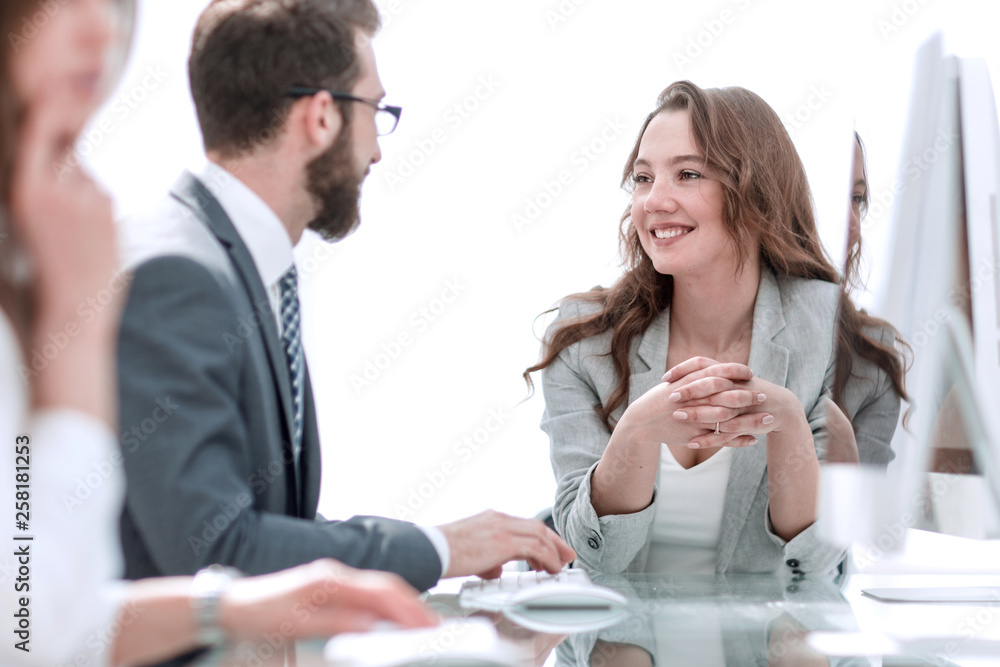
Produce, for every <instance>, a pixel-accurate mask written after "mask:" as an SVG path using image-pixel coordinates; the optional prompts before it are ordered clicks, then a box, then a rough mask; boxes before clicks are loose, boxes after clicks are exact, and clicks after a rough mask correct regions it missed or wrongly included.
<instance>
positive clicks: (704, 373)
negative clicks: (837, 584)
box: [525, 81, 899, 574]
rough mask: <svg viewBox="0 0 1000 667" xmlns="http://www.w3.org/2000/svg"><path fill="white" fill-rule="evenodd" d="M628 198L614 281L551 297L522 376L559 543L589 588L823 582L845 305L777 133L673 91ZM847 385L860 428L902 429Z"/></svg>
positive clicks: (631, 178) (760, 116)
mask: <svg viewBox="0 0 1000 667" xmlns="http://www.w3.org/2000/svg"><path fill="white" fill-rule="evenodd" d="M622 184H623V186H624V187H625V188H626V189H627V190H628V191H629V192H630V193H631V195H632V201H631V204H630V206H629V208H628V209H627V210H626V212H625V214H624V215H623V217H622V227H621V236H620V238H621V245H622V254H623V256H624V258H625V269H626V270H625V274H624V275H623V276H622V277H621V278H620V279H619V281H618V282H617V283H616V284H615V285H614V286H613V287H611V288H610V289H604V288H598V289H596V290H593V291H591V292H588V293H584V294H575V295H572V296H570V297H568V298H567V299H564V300H563V302H562V304H561V305H560V307H559V319H558V320H557V321H556V322H555V323H554V324H553V325H552V327H550V329H549V331H548V333H547V335H546V339H545V340H546V343H545V347H544V349H543V356H542V359H541V361H540V362H539V363H538V364H537V365H535V366H533V367H531V368H529V369H528V370H527V371H526V372H525V376H526V378H528V374H529V373H530V372H533V371H535V370H543V374H542V383H543V388H544V393H545V402H546V407H545V415H544V417H543V419H542V428H543V430H545V431H546V432H547V433H548V435H549V438H550V443H551V450H552V451H551V454H552V461H553V467H554V470H555V474H556V478H557V480H558V490H557V495H556V502H555V507H554V518H555V524H556V527H557V528H558V530H559V532H560V533H561V534H562V535H563V536H565V537H566V538H567V539H568V541H569V542H570V543H571V545H573V546H574V548H576V549H577V553H578V555H579V562H580V563H581V564H583V565H584V566H586V567H588V568H591V569H594V570H599V571H612V572H614V571H622V570H626V569H627V570H629V571H653V572H696V573H708V572H775V571H777V570H779V569H781V568H782V566H783V564H784V567H787V568H788V569H790V570H791V571H792V572H793V573H795V574H799V573H804V572H817V573H826V572H830V571H832V570H833V569H834V568H836V566H837V564H838V562H839V561H840V559H841V558H842V556H843V552H842V551H841V550H839V549H834V548H830V547H827V546H825V545H824V544H822V543H820V542H819V540H818V539H817V536H816V534H815V530H814V528H813V525H814V522H815V520H816V486H817V481H818V475H819V468H820V462H821V460H822V459H823V457H824V453H825V445H826V438H827V432H826V415H827V410H828V409H829V406H830V405H831V403H830V401H828V400H827V396H828V394H829V390H828V389H827V388H828V387H829V386H830V385H831V383H832V380H833V368H834V365H833V362H834V352H835V349H834V330H835V328H834V325H835V322H836V317H837V304H838V300H839V298H840V294H841V288H840V286H839V285H838V280H839V276H838V274H837V271H836V270H835V269H834V268H833V266H832V265H831V264H830V262H829V261H828V260H827V258H826V256H825V255H824V253H823V251H822V248H821V245H820V242H819V238H818V234H817V231H816V225H815V221H814V218H813V210H812V200H811V196H810V191H809V186H808V182H807V179H806V175H805V171H804V169H803V166H802V163H801V161H800V160H799V157H798V154H797V153H796V151H795V148H794V146H793V145H792V142H791V139H790V138H789V136H788V133H787V131H786V130H785V128H784V127H783V126H782V124H781V121H780V119H779V118H778V116H777V114H775V113H774V111H773V110H772V109H771V108H770V107H769V106H768V105H767V104H766V103H765V102H764V101H763V100H762V99H761V98H760V97H758V96H757V95H755V94H754V93H751V92H750V91H748V90H745V89H742V88H723V89H707V90H702V89H700V88H698V87H697V86H695V85H694V84H692V83H690V82H687V81H681V82H677V83H674V84H673V85H671V86H670V87H668V88H667V89H666V90H664V91H663V93H661V95H660V97H659V100H658V103H657V107H656V109H655V110H654V111H653V112H652V113H651V114H649V116H648V117H647V118H646V120H645V123H644V124H643V126H642V129H641V130H640V133H639V139H638V141H637V143H636V145H635V147H634V149H633V150H632V153H631V155H630V156H629V158H628V160H627V163H626V166H625V170H624V175H623V180H622ZM872 380H874V382H872ZM529 382H530V378H529ZM848 384H849V386H848V387H846V388H845V391H847V392H854V393H863V394H865V397H866V398H867V399H869V400H867V401H865V402H866V403H867V404H868V406H869V408H870V410H868V411H866V410H862V411H861V412H859V414H857V415H854V418H855V420H856V421H855V424H856V425H857V424H858V423H859V420H860V421H861V422H864V421H865V420H885V421H886V422H887V423H888V422H890V421H891V423H892V424H893V425H894V424H895V420H896V415H897V413H898V409H899V396H898V395H897V394H896V393H895V391H894V390H893V386H892V382H891V381H890V380H889V379H887V378H886V377H885V374H884V373H881V372H877V377H874V378H870V377H852V378H851V379H850V380H849V381H848ZM891 430H892V429H891V428H890V429H889V431H890V432H891ZM888 440H889V439H888V438H887V439H886V440H885V441H884V442H878V443H869V446H870V447H871V448H877V449H881V450H884V451H882V452H881V455H883V456H884V458H878V459H877V460H880V461H882V462H884V461H886V460H888V458H889V457H888V456H885V451H888V448H889V442H888ZM873 458H875V457H873Z"/></svg>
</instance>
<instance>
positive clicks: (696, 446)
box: [688, 442, 701, 449]
mask: <svg viewBox="0 0 1000 667" xmlns="http://www.w3.org/2000/svg"><path fill="white" fill-rule="evenodd" d="M688 449H701V445H699V444H698V443H697V442H689V443H688Z"/></svg>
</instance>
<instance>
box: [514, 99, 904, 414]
mask: <svg viewBox="0 0 1000 667" xmlns="http://www.w3.org/2000/svg"><path fill="white" fill-rule="evenodd" d="M670 111H686V112H688V113H690V115H691V127H692V132H693V134H694V139H695V142H696V144H697V145H698V147H699V148H700V149H701V150H702V152H703V153H704V155H705V164H706V168H707V169H708V170H710V171H711V172H712V173H713V174H714V176H715V177H716V178H718V180H719V181H720V183H721V185H722V189H723V207H722V219H723V224H724V226H725V230H726V233H727V234H728V235H729V238H730V240H731V241H732V243H733V246H734V248H736V251H737V254H738V258H739V268H740V269H742V268H743V266H744V265H745V264H746V262H747V260H749V259H750V257H751V253H753V252H756V253H757V255H758V259H759V262H760V264H761V266H762V267H767V268H768V269H770V270H771V271H773V272H774V274H775V275H776V276H778V277H779V278H784V277H788V276H797V277H802V278H809V279H816V280H825V281H827V282H831V283H839V281H840V275H839V273H838V272H837V270H836V269H835V268H834V267H833V265H832V264H831V262H830V260H829V259H828V258H827V256H826V255H825V253H824V251H823V247H822V244H821V243H820V241H819V235H818V233H817V231H816V222H815V218H814V216H813V201H812V195H811V193H810V190H809V183H808V180H807V179H806V173H805V168H804V167H803V165H802V161H801V160H800V159H799V155H798V153H797V152H796V150H795V146H794V145H793V144H792V140H791V138H790V137H789V136H788V132H787V131H786V130H785V128H784V126H783V125H782V123H781V120H780V119H779V118H778V116H777V114H775V112H774V110H773V109H771V107H770V106H768V104H767V103H766V102H765V101H764V100H763V99H761V98H760V97H759V96H758V95H756V94H754V93H752V92H750V91H749V90H746V89H744V88H737V87H732V88H710V89H702V88H699V87H698V86H696V85H695V84H693V83H691V82H690V81H678V82H675V83H673V84H671V85H670V86H669V87H668V88H666V89H665V90H664V91H663V92H662V93H660V96H659V98H658V99H657V104H656V108H655V109H654V110H653V112H652V113H650V114H649V115H648V116H647V117H646V119H645V121H644V122H643V124H642V128H641V129H640V131H639V136H638V137H637V139H636V142H635V146H634V147H633V148H632V152H631V153H630V154H629V157H628V160H627V161H626V163H625V168H624V170H623V172H622V182H621V185H622V187H623V188H624V189H625V190H626V191H627V192H630V193H631V192H633V191H634V183H633V181H632V172H633V168H634V166H635V161H636V159H637V157H638V154H639V145H640V143H641V142H642V137H643V134H644V133H645V131H646V128H647V127H648V126H649V123H650V121H652V119H653V118H655V117H656V116H657V115H659V114H661V113H665V112H670ZM619 243H620V250H621V255H622V264H623V268H624V270H625V272H624V274H623V275H622V277H621V278H620V279H619V280H618V281H617V282H616V283H615V284H614V285H613V286H612V287H610V288H602V287H598V288H594V289H593V290H591V291H589V292H582V293H578V294H572V295H570V296H568V297H566V299H564V300H563V301H566V300H579V301H584V302H590V303H595V304H599V305H600V310H599V311H598V312H596V313H594V314H591V315H587V316H583V317H579V318H575V319H572V320H568V321H567V322H565V323H563V324H562V325H561V326H560V327H559V328H558V329H556V330H555V332H554V333H553V334H552V335H551V337H550V338H549V339H548V340H547V341H546V345H545V348H544V350H543V354H542V358H541V360H540V361H539V362H538V363H537V364H535V365H534V366H531V367H530V368H528V369H526V370H525V371H524V378H525V381H526V382H527V384H528V387H529V391H530V390H531V389H532V388H533V384H532V381H531V373H533V372H534V371H538V370H542V369H544V368H546V367H548V366H549V365H551V364H552V363H553V362H554V361H555V360H556V358H557V357H558V356H559V354H560V353H561V352H562V351H563V350H565V349H566V348H567V347H569V346H570V345H573V344H574V343H577V342H579V341H580V340H583V339H584V338H588V337H590V336H596V335H599V334H602V333H604V332H606V331H608V330H610V331H612V335H611V348H610V350H609V351H608V353H607V354H609V355H610V356H611V360H612V363H613V364H614V367H615V371H616V373H617V375H618V384H617V386H616V387H615V389H614V391H613V392H612V393H611V396H610V397H609V399H608V401H607V403H606V404H604V405H600V404H599V405H595V406H594V410H595V411H596V412H597V414H598V415H599V416H600V417H601V419H602V420H603V421H604V423H605V425H607V427H608V429H609V430H611V429H613V428H614V424H613V423H612V420H611V415H612V414H613V413H614V412H615V410H617V409H618V408H619V407H621V406H622V405H623V404H624V403H625V402H626V401H627V400H628V398H629V395H628V392H629V380H630V376H631V368H630V366H629V359H628V357H629V350H630V348H631V345H632V341H633V340H634V339H635V338H636V337H637V336H640V335H641V334H642V333H643V332H644V331H645V330H646V329H647V328H649V325H650V324H652V322H653V321H654V320H655V319H656V317H657V316H658V315H659V314H660V313H662V312H663V311H664V310H665V309H666V308H668V307H669V305H670V301H671V298H672V295H673V278H672V277H671V276H669V275H664V274H661V273H658V272H657V271H656V269H655V268H654V267H653V264H652V261H651V260H650V259H649V256H648V255H647V254H646V252H645V251H644V250H643V248H642V244H641V243H640V241H639V235H638V233H637V232H636V230H635V227H634V226H633V225H632V224H631V206H629V207H628V208H626V209H625V212H624V213H623V214H622V217H621V226H620V229H619ZM857 333H858V335H860V336H862V337H863V336H865V334H864V333H863V332H857ZM852 340H853V338H852ZM664 370H666V369H664ZM900 382H901V380H900ZM900 386H901V385H900Z"/></svg>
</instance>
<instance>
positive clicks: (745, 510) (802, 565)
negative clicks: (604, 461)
mask: <svg viewBox="0 0 1000 667" xmlns="http://www.w3.org/2000/svg"><path fill="white" fill-rule="evenodd" d="M838 294H839V287H838V286H837V285H834V284H831V283H827V282H823V281H817V280H803V279H798V278H789V279H785V280H782V281H778V280H777V279H776V278H775V276H774V275H773V274H772V273H771V272H770V271H769V270H766V269H765V270H763V271H762V272H761V280H760V287H759V288H758V290H757V300H756V304H755V307H754V317H753V320H754V321H753V333H752V340H751V345H750V363H749V365H750V368H751V369H752V370H753V372H754V374H755V375H757V376H758V377H761V378H763V379H765V380H768V381H770V382H773V383H775V384H777V385H781V386H784V387H787V388H788V389H790V390H791V391H792V392H793V393H794V394H795V395H796V396H798V397H799V400H800V401H801V402H802V407H803V410H804V411H805V414H806V416H807V418H808V420H809V424H810V426H811V427H812V431H813V436H814V440H815V443H816V449H817V454H818V456H819V457H820V459H821V460H823V458H824V452H825V450H826V446H825V436H826V431H825V429H826V413H827V407H828V406H829V405H830V404H831V403H832V402H831V401H829V398H828V395H829V390H828V387H829V386H830V384H831V383H832V380H833V371H834V346H833V341H834V337H833V333H834V323H835V322H836V315H837V299H838ZM594 308H596V306H594V305H591V304H586V305H585V304H583V303H581V302H568V303H564V304H563V305H562V306H561V307H560V309H559V310H560V312H559V319H557V320H556V322H555V323H553V325H552V327H550V329H549V331H550V332H551V331H552V330H553V327H558V326H559V323H560V321H561V320H563V319H569V318H575V317H578V316H580V315H582V314H587V312H590V311H591V310H592V309H594ZM588 309H590V310H588ZM669 331H670V314H669V312H668V311H665V312H664V313H662V314H661V315H660V316H659V317H658V318H657V319H656V320H654V321H653V323H652V324H651V325H650V327H649V328H648V329H647V330H646V332H645V333H644V334H643V335H642V336H641V337H640V339H638V340H636V341H634V342H633V344H632V351H631V353H630V364H631V369H632V376H631V382H630V386H629V400H628V402H629V403H631V401H632V400H634V399H635V398H637V397H639V396H641V395H643V394H644V393H646V392H647V391H649V390H650V389H652V388H653V387H654V386H656V385H657V384H658V383H659V382H660V378H661V377H662V375H663V373H664V372H666V360H667V345H668V343H669V341H668V333H669ZM610 341H611V332H605V333H604V334H602V335H599V336H593V337H590V338H586V339H584V340H582V341H580V342H578V343H576V344H574V345H572V346H570V347H569V348H567V349H566V350H564V351H563V352H562V354H560V355H559V358H558V359H557V360H556V361H555V362H554V363H553V364H552V365H551V366H549V367H548V368H546V369H545V370H544V371H543V372H542V387H543V390H544V394H545V413H544V415H543V417H542V424H541V425H542V429H543V430H544V431H545V432H546V433H548V435H549V439H550V446H551V458H552V467H553V470H554V472H555V476H556V481H557V490H556V499H555V505H554V507H553V515H554V519H555V524H556V528H557V529H558V531H559V533H560V534H561V535H562V536H564V537H565V538H566V539H567V540H568V541H569V543H570V544H571V545H572V546H573V548H574V549H576V552H577V559H578V560H577V562H578V564H579V565H581V566H583V567H586V568H588V569H590V570H595V571H601V572H622V571H630V572H642V571H644V569H645V563H646V555H647V553H648V548H649V542H650V539H651V528H652V525H653V517H654V514H655V502H654V503H651V504H650V506H649V507H647V508H646V509H643V510H641V511H639V512H636V513H634V514H627V515H609V516H603V517H600V518H598V516H597V514H596V512H595V511H594V508H593V506H592V505H591V501H590V478H591V474H592V473H593V471H594V468H595V467H596V466H597V463H598V462H599V461H600V459H601V456H602V454H603V453H604V449H605V447H607V444H608V440H609V439H610V437H611V434H610V432H609V431H608V429H607V428H606V427H605V426H604V424H603V423H602V422H601V420H600V419H599V418H598V416H597V414H596V413H595V412H594V409H593V408H594V406H595V405H597V404H599V403H600V404H603V403H604V402H605V401H607V400H608V397H609V396H610V394H611V392H612V390H613V389H614V387H615V385H616V384H617V379H618V378H617V375H616V373H615V370H614V367H613V365H612V362H611V358H610V356H608V354H607V353H608V351H609V349H610ZM854 375H855V377H853V378H852V379H851V381H850V383H849V385H848V387H847V389H846V391H845V394H846V397H847V399H846V401H845V402H847V403H849V404H850V409H849V411H848V412H849V413H850V414H848V416H849V417H851V418H852V420H853V422H854V425H855V429H856V430H857V431H858V439H859V450H860V451H861V457H862V461H865V462H872V463H881V464H883V465H884V464H885V463H886V462H888V461H889V460H890V459H891V458H892V454H891V449H890V447H889V441H890V440H891V438H892V433H893V430H894V429H895V426H896V419H897V416H898V413H899V397H898V396H897V395H896V394H895V392H894V391H893V389H892V384H891V382H890V381H889V379H888V378H887V377H886V376H885V375H884V374H883V373H881V372H880V371H879V370H878V368H877V367H875V366H874V365H871V364H860V363H859V364H857V365H856V367H855V369H854ZM624 411H625V408H624V407H621V408H619V410H618V411H617V412H616V413H615V415H613V416H614V418H616V419H618V418H621V415H622V413H623V412H624ZM765 447H766V437H763V436H762V437H760V438H758V444H757V445H756V446H754V447H746V448H740V449H737V450H735V451H734V453H733V454H734V456H733V460H732V466H731V468H730V473H729V482H728V485H727V487H726V497H725V501H724V510H723V519H722V527H721V533H720V536H719V544H718V549H717V552H716V570H717V571H718V572H720V573H722V572H755V573H771V572H779V571H784V572H785V573H790V572H791V571H792V570H801V571H802V572H806V573H809V572H821V573H827V572H830V571H832V570H833V569H834V568H835V567H836V566H837V564H838V563H839V562H840V561H841V559H842V558H843V556H844V551H843V550H842V549H839V548H834V547H831V546H829V545H826V544H824V543H823V542H821V541H820V540H819V538H818V537H817V534H816V525H815V524H813V525H812V526H810V527H809V528H806V529H805V530H804V531H802V532H801V533H800V534H799V535H797V536H796V537H795V538H793V539H792V540H790V541H788V542H785V541H784V540H782V539H781V538H779V537H778V536H777V535H776V534H774V532H773V531H772V530H771V526H770V520H769V514H768V480H767V470H766V468H767V456H766V454H767V450H766V449H765ZM654 501H655V492H654Z"/></svg>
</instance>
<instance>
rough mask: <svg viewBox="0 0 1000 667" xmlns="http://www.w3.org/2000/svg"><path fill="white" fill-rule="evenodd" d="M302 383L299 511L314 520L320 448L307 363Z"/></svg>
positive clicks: (316, 503)
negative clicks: (303, 402)
mask: <svg viewBox="0 0 1000 667" xmlns="http://www.w3.org/2000/svg"><path fill="white" fill-rule="evenodd" d="M304 373H305V375H304V377H303V378H302V381H303V383H304V386H305V396H304V397H303V398H304V400H305V405H304V406H303V410H302V452H301V453H300V454H299V473H300V475H299V480H300V482H301V483H300V487H301V488H300V489H299V503H300V505H299V511H300V513H301V514H300V516H303V517H305V518H306V519H315V518H316V507H317V506H318V505H319V487H320V471H321V469H322V466H321V463H320V454H321V452H320V447H319V430H318V428H317V419H316V404H315V403H314V402H313V393H312V381H311V380H310V379H309V362H308V361H306V363H305V368H304Z"/></svg>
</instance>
